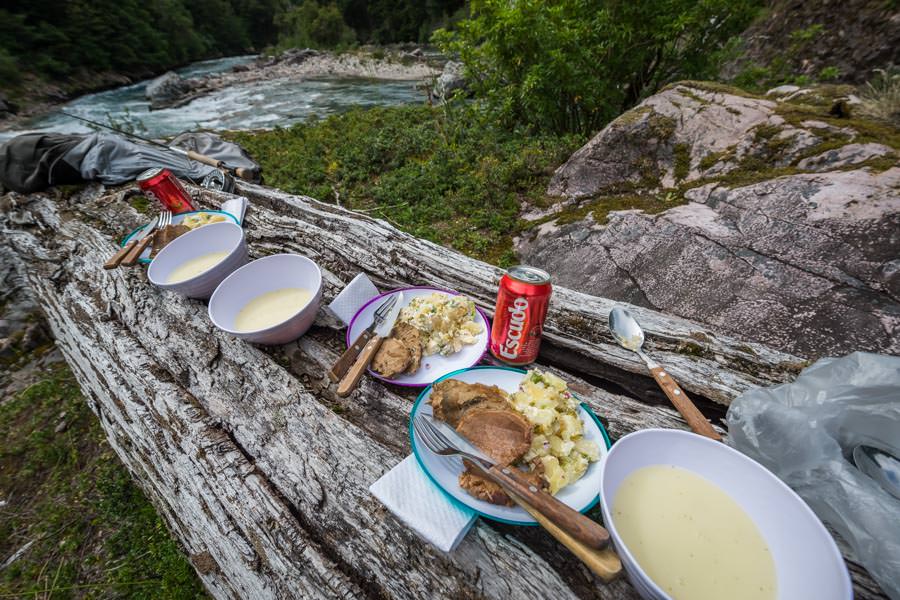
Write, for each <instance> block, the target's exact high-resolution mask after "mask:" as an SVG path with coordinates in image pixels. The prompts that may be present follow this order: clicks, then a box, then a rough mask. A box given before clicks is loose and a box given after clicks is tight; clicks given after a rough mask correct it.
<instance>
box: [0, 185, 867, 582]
mask: <svg viewBox="0 0 900 600" xmlns="http://www.w3.org/2000/svg"><path fill="white" fill-rule="evenodd" d="M258 190H259V191H258V193H259V194H263V193H265V194H266V196H265V197H264V196H263V195H259V196H254V197H253V198H252V200H253V202H254V206H253V208H252V209H251V210H252V212H251V213H250V214H249V216H248V222H247V231H248V236H249V239H250V243H251V247H252V248H253V252H254V254H256V255H259V254H266V253H270V252H273V251H285V250H288V251H300V252H303V253H304V254H307V255H308V256H311V257H313V258H314V259H316V260H317V261H318V262H319V263H320V264H321V265H322V266H323V270H324V275H325V280H326V282H327V284H326V285H327V288H328V289H327V291H326V298H328V297H330V296H332V295H333V294H334V292H335V291H336V290H337V289H338V288H339V287H340V286H341V285H343V283H344V282H346V281H348V280H349V278H350V277H352V276H353V275H355V274H356V273H357V272H358V271H359V270H361V269H364V270H366V271H367V272H369V273H370V275H373V276H375V277H376V278H377V280H378V281H379V283H382V284H411V283H433V284H438V285H444V286H447V287H456V288H458V289H459V288H461V289H463V291H466V292H468V293H471V294H472V295H473V296H475V297H476V298H478V300H479V302H480V303H481V304H482V305H485V306H486V305H487V304H488V302H489V301H490V302H492V298H489V297H488V296H489V295H491V292H489V286H490V285H492V283H491V281H492V280H491V279H489V277H493V276H494V275H496V273H497V272H496V270H495V269H493V268H492V267H489V266H487V265H484V264H483V263H477V262H476V261H471V260H470V259H465V258H463V257H460V256H459V255H457V254H455V253H453V252H451V251H448V250H446V249H441V248H439V247H437V246H434V245H433V244H429V243H427V242H421V241H420V240H415V239H414V238H410V237H409V236H406V235H404V234H401V233H399V232H397V231H395V230H393V229H392V228H391V227H390V226H389V225H387V224H385V223H382V222H378V221H373V220H371V219H368V218H366V217H359V216H355V215H353V214H352V213H347V212H345V211H340V210H335V209H332V208H331V207H328V206H325V205H320V204H319V203H316V202H315V201H310V200H307V199H303V198H298V197H287V198H286V199H281V200H279V198H280V194H277V193H275V192H271V191H269V190H265V189H263V188H258ZM100 192H101V190H100V189H99V188H88V190H86V191H85V192H84V193H81V194H78V195H75V196H72V197H70V198H56V199H53V198H50V197H49V196H45V195H35V196H31V197H28V198H23V197H20V196H19V197H16V196H10V197H9V198H11V199H15V200H16V201H17V202H19V203H20V205H19V206H17V207H16V211H18V213H17V214H20V215H27V218H21V219H18V223H12V222H10V221H9V219H7V220H6V222H5V223H4V233H3V235H4V239H5V240H6V241H7V242H8V243H9V245H10V246H11V248H12V250H13V251H14V252H15V253H16V255H17V256H18V257H19V260H21V261H22V262H23V263H24V264H25V267H26V268H25V271H26V273H27V277H28V280H29V283H30V284H31V285H32V287H33V289H34V291H35V295H36V297H37V299H38V302H39V303H40V305H41V306H42V307H43V309H44V311H45V312H46V314H47V317H48V321H49V323H50V325H51V328H52V330H53V332H54V334H55V335H56V337H57V340H58V344H59V346H60V348H61V349H62V351H63V352H64V354H65V356H66V358H67V360H68V362H69V364H70V365H71V366H72V368H73V371H74V372H75V374H76V377H77V378H78V381H79V383H80V384H81V386H82V389H83V390H84V391H85V394H86V396H87V397H88V399H89V402H90V404H91V406H92V408H93V409H94V411H95V412H97V414H98V415H99V416H100V419H101V424H102V426H103V427H104V429H105V431H106V433H107V435H108V437H109V438H110V443H111V445H112V447H113V448H114V449H115V451H116V453H117V454H118V455H119V456H120V457H121V458H122V460H123V461H124V462H125V464H126V465H127V466H128V468H129V470H130V471H131V472H132V473H133V474H134V476H135V478H136V479H137V480H138V482H139V484H140V485H141V486H142V487H143V488H144V489H145V490H146V492H147V495H148V496H149V497H150V498H151V500H152V501H153V502H154V504H155V505H156V506H157V508H158V509H159V511H160V513H161V514H162V515H163V517H164V518H165V520H166V522H167V523H168V524H169V526H170V528H171V529H172V531H173V533H174V535H175V536H176V537H177V538H178V539H179V540H180V541H181V542H182V543H183V544H184V546H185V548H186V550H187V552H188V554H189V556H190V558H191V561H192V563H193V564H194V566H195V568H196V569H197V571H198V573H199V574H200V576H201V578H202V579H203V581H204V583H205V584H206V586H207V588H208V589H209V590H210V592H211V593H212V594H213V595H214V596H215V597H219V598H248V597H252V598H284V597H323V598H326V597H327V598H331V597H372V598H375V597H390V598H395V597H396V598H421V597H433V596H434V595H441V596H448V597H473V598H479V597H486V598H520V597H521V598H525V597H552V598H599V597H603V598H614V599H615V598H635V597H636V595H635V593H634V591H633V590H632V588H631V587H630V586H629V585H628V584H627V582H625V581H624V580H620V581H617V582H615V583H613V584H610V585H603V584H601V583H599V582H597V581H595V580H594V579H593V577H592V576H591V575H590V574H589V573H588V572H587V571H586V570H585V569H584V568H583V567H582V566H581V565H580V564H579V563H578V562H577V561H575V560H574V559H572V557H571V556H570V555H568V554H567V553H566V552H565V551H563V550H562V549H561V548H560V547H559V546H558V545H556V544H555V542H553V541H552V540H551V539H550V538H548V537H547V536H546V535H543V534H542V533H541V532H540V531H539V530H536V529H532V528H521V527H519V528H515V527H510V526H503V525H496V524H492V523H487V522H482V523H480V524H479V525H477V526H476V527H475V528H474V529H473V531H472V532H471V533H470V534H469V535H468V536H467V538H466V539H465V540H464V542H463V543H462V544H461V546H460V547H459V549H458V550H457V551H455V552H454V553H452V554H449V555H444V554H442V553H440V552H438V551H436V550H434V549H433V548H432V547H431V546H429V545H428V544H426V543H424V542H422V541H421V540H419V539H418V538H417V537H416V536H415V535H414V534H413V533H412V532H411V531H409V530H408V529H406V528H405V527H404V526H403V525H401V524H400V523H399V522H398V521H396V520H395V519H394V517H393V516H392V515H391V514H390V513H388V512H387V511H386V510H385V509H384V508H383V507H382V506H381V505H380V504H379V503H378V502H377V501H376V500H375V499H374V498H373V497H372V496H371V495H369V493H368V486H369V485H370V484H371V483H372V482H373V481H375V480H376V479H377V478H378V477H380V476H381V475H382V474H383V473H384V472H386V471H387V470H388V469H390V468H391V467H392V466H393V465H394V464H396V463H397V462H399V460H401V459H402V458H403V457H404V456H406V455H407V454H408V452H409V446H408V441H407V438H406V421H407V418H408V413H409V408H410V407H411V401H412V397H411V395H410V393H409V392H408V391H405V390H400V389H395V388H390V387H385V386H384V385H382V384H381V383H379V382H376V381H373V380H371V379H368V378H367V379H366V380H365V381H364V382H363V385H362V386H361V387H360V389H359V390H357V391H356V392H355V393H354V394H353V395H352V396H351V397H350V398H347V399H340V398H338V397H337V396H336V395H335V394H334V393H333V391H332V389H331V388H329V387H328V385H327V382H326V376H325V372H326V371H327V367H328V366H329V365H330V364H331V362H332V361H333V360H334V359H335V358H336V357H337V355H338V352H339V351H340V349H341V332H340V331H338V330H337V329H336V328H335V324H334V322H333V321H332V320H330V319H328V318H327V316H326V315H324V314H323V315H320V318H319V320H318V321H317V325H316V326H315V327H314V329H313V330H312V331H311V332H310V334H308V335H307V336H305V337H304V338H301V340H299V341H298V342H296V343H293V344H289V345H286V346H284V347H280V348H257V347H254V346H250V345H247V344H244V343H243V342H241V341H239V340H236V339H234V338H232V337H230V336H228V335H226V334H223V333H221V332H219V331H217V330H215V329H214V328H213V327H212V325H211V324H210V323H209V321H208V319H207V317H206V307H205V304H204V303H202V302H197V301H188V300H184V299H181V298H179V297H176V296H174V295H172V294H168V293H162V292H160V291H159V290H157V289H155V288H153V287H152V286H150V285H149V283H148V282H147V281H146V277H145V275H144V274H143V273H142V271H140V270H139V269H133V270H117V271H104V270H102V269H101V268H100V267H99V265H101V264H102V263H103V261H104V260H105V259H106V258H107V257H108V254H109V253H110V251H111V250H113V248H114V239H115V237H116V236H118V235H120V234H121V232H122V231H123V230H124V229H128V228H129V227H131V226H134V225H137V224H138V223H139V222H140V221H141V220H143V219H144V217H143V216H142V215H140V214H139V213H137V212H136V211H134V210H133V209H131V208H130V207H128V206H127V205H126V204H123V203H121V202H119V200H118V196H117V195H116V194H108V195H105V196H104V195H101V193H100ZM254 193H256V189H254ZM206 199H207V200H208V201H210V202H215V201H216V200H217V197H216V196H215V195H209V196H207V198H206ZM267 202H268V204H267ZM279 203H280V204H279ZM298 207H301V208H302V210H301V209H300V208H298ZM304 211H306V212H304ZM7 212H8V211H7ZM355 233H364V234H366V235H367V237H352V235H351V234H355ZM342 236H351V237H348V238H347V239H348V240H350V239H354V240H357V241H355V242H349V241H348V242H345V244H344V246H343V248H344V249H343V251H341V250H340V249H341V247H342V246H341V245H340V240H341V238H342ZM391 240H393V241H394V247H393V248H390V247H389V246H388V243H389V242H390V241H391ZM408 244H409V245H411V249H408V248H407V245H408ZM432 256H433V257H434V259H435V260H440V261H441V262H439V263H438V264H437V265H434V264H430V260H431V259H430V257H432ZM417 257H418V258H417ZM451 266H453V267H454V270H453V271H450V270H449V269H450V267H451ZM466 269H469V271H468V275H466ZM486 274H487V275H486ZM563 296H564V297H566V296H565V294H564V295H563ZM592 318H594V319H595V320H599V317H597V316H594V317H592ZM699 330H701V331H702V330H703V329H699ZM558 331H563V330H562V329H559V328H558ZM553 335H555V336H556V339H554V338H553V337H552V336H551V339H552V340H553V343H552V344H551V345H559V347H561V348H565V345H564V344H563V341H565V339H567V338H566V337H565V336H566V335H572V334H563V333H554V334H553ZM573 339H574V338H573ZM559 340H562V341H559ZM714 341H715V343H717V344H720V343H721V342H719V341H716V340H714ZM734 344H737V342H734ZM573 345H574V344H573ZM576 347H577V349H578V350H579V351H580V350H581V349H582V348H587V350H584V352H585V354H583V355H582V356H585V357H589V356H590V354H588V352H600V350H596V349H595V348H602V347H603V346H602V344H593V343H592V345H583V346H581V345H580V346H576ZM717 347H718V346H717ZM725 347H727V345H726V346H725ZM567 351H568V352H570V353H571V354H572V355H576V354H577V352H576V351H575V350H572V349H569V350H567ZM672 354H673V355H674V354H676V353H674V352H672ZM760 355H761V354H760ZM775 356H778V355H777V354H775ZM700 360H705V361H706V363H711V362H714V361H710V360H708V359H703V358H702V357H701V358H700V359H698V361H700ZM702 364H705V363H702ZM707 368H711V367H707ZM673 372H674V371H673ZM733 372H734V373H740V371H738V370H737V369H734V370H733ZM768 372H769V373H770V374H771V373H781V374H782V376H784V377H787V376H788V371H778V370H777V368H771V369H770V370H769V371H768ZM563 375H564V376H565V377H567V378H568V379H569V380H571V381H573V382H576V383H577V384H578V389H579V391H580V392H581V393H582V395H583V396H584V397H585V399H586V400H587V401H588V402H589V403H590V404H591V406H592V407H593V408H594V410H595V411H596V412H597V413H598V414H599V415H601V417H602V418H603V419H604V420H605V422H606V423H607V424H608V428H609V430H610V432H611V434H612V435H613V436H614V437H620V436H622V435H624V434H626V433H628V432H630V431H633V430H635V429H639V428H644V427H651V426H660V427H680V428H684V424H683V422H682V421H681V420H680V418H679V417H678V415H677V414H676V413H675V412H674V411H673V410H672V409H671V408H669V407H668V406H648V405H647V404H645V403H643V402H642V401H641V400H639V399H636V398H632V397H628V396H623V395H620V394H616V393H612V392H610V391H608V390H605V389H603V388H602V387H598V386H596V385H592V384H591V383H588V382H585V381H583V380H579V379H578V377H577V374H575V373H563ZM742 377H743V379H739V378H738V376H737V375H735V379H733V380H732V384H730V385H731V386H732V388H730V389H732V390H733V388H734V381H742V382H743V384H744V385H748V386H749V385H752V383H751V379H750V378H749V375H744V376H742ZM697 385H699V382H697ZM686 386H687V384H686ZM710 389H712V388H710ZM717 389H720V392H721V391H722V390H723V389H725V388H717ZM722 397H723V398H724V397H725V396H724V395H723V396H722ZM595 516H596V515H595ZM851 567H853V568H854V571H853V574H854V580H855V582H856V591H857V597H858V598H876V597H881V596H880V594H879V592H878V591H877V586H875V585H874V584H873V583H872V582H871V580H870V579H869V578H868V577H867V575H866V574H865V572H864V571H861V570H860V569H858V568H857V567H855V566H854V565H852V564H851Z"/></svg>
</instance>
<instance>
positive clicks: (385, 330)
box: [337, 292, 403, 398]
mask: <svg viewBox="0 0 900 600" xmlns="http://www.w3.org/2000/svg"><path fill="white" fill-rule="evenodd" d="M394 297H396V298H397V301H396V302H394V304H393V306H391V307H390V309H388V310H387V311H386V312H385V313H384V318H383V319H382V320H381V321H380V322H379V323H377V324H376V325H375V331H374V334H373V336H372V339H370V340H369V341H368V342H367V343H366V345H365V347H363V349H362V350H361V351H360V353H359V356H358V357H357V359H356V362H355V363H353V366H352V367H350V370H349V371H347V374H346V375H344V378H343V379H341V382H340V383H339V384H338V388H337V394H338V396H341V397H342V398H343V397H345V396H348V395H349V394H350V392H352V391H353V389H354V388H355V387H356V384H357V383H359V379H360V378H361V377H362V374H363V371H365V370H366V367H368V366H369V363H371V362H372V358H373V357H374V356H375V353H376V352H378V348H380V347H381V342H382V341H384V338H386V337H387V336H389V335H390V334H391V330H392V329H393V328H394V323H395V322H396V321H397V315H399V314H400V308H401V307H402V306H403V292H397V293H396V294H394ZM379 308H381V307H379Z"/></svg>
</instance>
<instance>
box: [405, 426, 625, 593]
mask: <svg viewBox="0 0 900 600" xmlns="http://www.w3.org/2000/svg"><path fill="white" fill-rule="evenodd" d="M413 430H414V431H415V433H416V437H417V439H418V440H420V441H421V442H422V443H423V444H424V445H425V447H426V448H428V449H429V450H430V451H431V452H433V453H434V454H438V455H442V456H454V455H455V456H461V457H463V458H464V459H466V462H467V464H470V465H471V466H472V467H474V468H475V469H477V470H478V471H479V473H480V474H481V475H482V476H484V477H486V478H487V479H489V480H490V481H493V482H494V483H496V484H497V485H499V486H500V487H501V488H503V491H504V492H506V494H507V495H508V496H509V497H510V498H511V499H512V500H513V502H515V503H516V504H518V505H520V506H521V507H522V508H523V509H525V510H526V511H527V512H528V513H529V514H530V515H532V516H533V517H534V519H535V520H536V521H537V522H538V523H539V524H540V525H541V526H542V527H544V529H546V530H547V531H548V532H549V533H550V535H552V536H553V537H555V538H556V539H557V540H558V541H559V542H560V543H561V544H563V545H564V546H566V547H567V548H569V549H570V550H571V551H572V552H573V553H574V554H575V555H576V556H578V558H580V559H582V560H583V561H584V563H585V564H586V565H587V566H588V567H589V568H590V569H591V570H592V571H593V572H594V573H596V574H597V576H599V577H601V578H602V579H604V580H605V581H609V580H611V579H613V578H615V577H616V576H618V574H619V573H620V572H621V570H622V564H621V562H620V561H619V557H618V556H616V554H615V552H613V551H612V550H611V549H609V548H607V546H608V544H609V532H608V531H606V529H605V528H604V527H603V526H602V525H600V524H599V523H597V522H595V521H592V520H591V519H589V518H587V517H586V516H584V515H582V514H581V513H579V512H578V511H576V510H574V509H573V508H571V507H569V506H567V505H565V504H563V503H562V502H560V501H559V500H557V499H556V498H554V497H553V496H551V495H550V494H548V493H546V492H544V491H542V490H540V489H539V488H538V487H537V486H535V485H534V484H533V483H531V482H529V481H528V480H527V479H525V477H524V476H523V475H522V473H521V472H520V471H519V470H518V469H516V468H515V467H505V466H502V465H498V464H495V463H494V462H493V461H492V460H491V459H490V457H488V456H487V455H485V454H483V453H481V452H480V451H479V450H478V449H477V448H474V447H471V444H468V443H466V444H465V445H466V446H468V447H470V448H471V449H472V451H473V452H477V453H478V455H476V454H470V453H469V452H468V451H466V450H462V449H461V447H460V445H457V444H458V441H460V440H462V441H463V442H465V440H464V439H462V437H461V436H460V435H459V434H458V433H457V432H455V431H454V432H452V433H451V432H449V431H447V435H445V434H444V432H443V431H442V430H439V429H438V428H437V426H436V425H435V424H434V423H432V422H431V421H429V419H428V418H426V417H424V416H422V415H417V416H416V418H414V419H413ZM448 436H452V437H453V440H451V439H450V438H449V437H448ZM457 438H459V440H457Z"/></svg>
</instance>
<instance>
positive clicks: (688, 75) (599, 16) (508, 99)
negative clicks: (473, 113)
mask: <svg viewBox="0 0 900 600" xmlns="http://www.w3.org/2000/svg"><path fill="white" fill-rule="evenodd" d="M470 5H471V12H472V17H471V18H470V19H467V20H463V21H460V22H459V23H457V24H456V27H455V28H454V29H453V30H439V31H438V32H436V34H435V40H436V41H437V42H438V43H439V45H440V46H441V47H442V49H443V50H444V51H445V52H447V53H451V54H458V55H459V56H460V58H461V60H462V61H463V63H464V64H465V66H466V70H467V72H468V74H469V80H470V81H471V84H472V86H473V88H474V92H475V93H476V95H477V96H480V97H482V98H484V99H486V100H487V101H488V103H489V106H491V107H492V108H493V109H494V111H495V113H496V114H497V115H498V116H499V117H500V118H501V119H503V120H504V121H506V122H508V123H515V124H528V125H530V126H532V127H535V128H537V129H540V130H545V131H556V132H579V133H587V132H591V131H596V130H597V129H599V128H600V127H601V126H602V125H603V124H605V123H607V122H609V121H610V120H611V119H612V118H614V117H615V116H616V115H618V114H619V113H621V112H622V111H624V110H626V109H628V108H630V107H632V106H634V105H635V104H637V103H638V102H639V101H640V100H642V99H643V98H645V97H646V96H648V95H650V94H651V93H653V92H655V91H656V90H658V89H659V88H660V87H661V86H662V85H663V84H665V83H667V82H670V81H674V80H677V79H702V78H705V77H709V76H711V75H714V74H715V72H716V70H717V67H718V65H719V62H720V60H719V59H720V58H721V55H722V51H723V50H724V49H725V48H726V46H727V42H728V41H729V40H730V39H731V38H732V37H733V36H735V35H736V34H738V33H739V32H741V31H742V30H743V29H744V27H746V26H747V24H748V23H749V22H750V21H751V20H752V18H753V17H754V15H756V13H757V12H758V10H759V8H760V5H761V2H760V0H560V1H556V2H551V3H548V2H545V1H543V0H517V1H516V2H509V1H507V0H472V2H471V3H470Z"/></svg>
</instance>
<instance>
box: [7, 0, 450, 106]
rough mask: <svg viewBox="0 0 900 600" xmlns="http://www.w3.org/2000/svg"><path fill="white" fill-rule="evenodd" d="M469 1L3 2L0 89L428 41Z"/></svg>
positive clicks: (124, 0)
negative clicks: (239, 57) (287, 52)
mask: <svg viewBox="0 0 900 600" xmlns="http://www.w3.org/2000/svg"><path fill="white" fill-rule="evenodd" d="M464 5H465V2H464V1H463V0H425V1H422V0H375V1H372V2H366V1H364V0H338V1H337V2H328V1H323V2H316V1H315V0H153V1H152V2H146V1H143V0H67V1H66V2H59V1H58V0H5V1H4V2H3V4H2V8H0V89H9V88H11V87H14V86H15V85H16V84H17V83H18V82H19V80H20V79H21V78H22V74H23V73H33V74H35V75H38V76H40V77H43V78H46V79H52V80H55V81H60V80H62V79H65V78H67V77H72V76H76V75H79V74H83V73H88V74H89V73H99V72H117V73H123V74H126V75H131V76H147V75H150V74H152V73H156V72H159V71H161V70H164V69H167V68H171V67H174V66H178V65H182V64H185V63H187V62H190V61H194V60H200V59H204V58H212V57H217V56H226V55H234V54H240V53H244V52H250V51H261V50H263V49H264V48H266V47H268V46H272V45H275V44H279V45H280V46H282V47H286V46H288V45H291V44H302V45H308V46H315V47H318V48H335V47H341V48H343V47H347V46H350V45H353V44H356V43H379V44H388V43H395V42H417V41H427V40H428V38H429V37H430V35H431V32H432V30H433V29H435V28H436V27H439V26H442V25H445V24H446V23H447V22H448V20H449V18H450V17H451V16H452V15H453V14H454V13H455V12H457V11H459V10H461V9H462V8H463V7H464Z"/></svg>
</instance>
